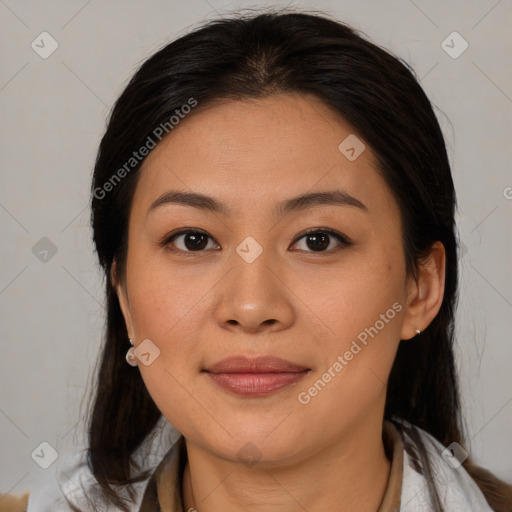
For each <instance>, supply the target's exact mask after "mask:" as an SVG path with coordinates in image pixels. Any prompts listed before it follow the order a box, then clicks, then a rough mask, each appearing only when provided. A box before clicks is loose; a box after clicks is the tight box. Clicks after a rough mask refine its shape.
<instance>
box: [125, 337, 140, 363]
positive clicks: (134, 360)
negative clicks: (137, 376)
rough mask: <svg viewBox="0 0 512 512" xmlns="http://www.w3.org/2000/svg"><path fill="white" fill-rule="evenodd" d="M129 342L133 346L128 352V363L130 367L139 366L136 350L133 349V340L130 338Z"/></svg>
mask: <svg viewBox="0 0 512 512" xmlns="http://www.w3.org/2000/svg"><path fill="white" fill-rule="evenodd" d="M128 341H129V342H130V343H131V345H132V346H131V347H130V348H129V349H128V352H126V362H127V363H128V364H129V365H130V366H138V364H137V357H136V355H135V349H134V348H133V340H132V339H131V338H128Z"/></svg>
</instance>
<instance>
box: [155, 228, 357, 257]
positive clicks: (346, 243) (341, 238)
mask: <svg viewBox="0 0 512 512" xmlns="http://www.w3.org/2000/svg"><path fill="white" fill-rule="evenodd" d="M190 233H194V234H202V235H206V236H207V237H208V238H210V240H212V241H214V242H215V240H214V239H213V238H212V237H211V236H210V235H209V234H208V233H206V232H205V231H203V230H201V229H197V228H187V229H182V230H180V231H177V232H176V233H172V234H170V235H166V236H165V237H164V238H163V240H162V241H161V242H160V243H159V245H160V246H161V247H165V248H166V249H167V250H169V251H171V252H175V253H181V254H185V255H186V256H192V255H193V254H194V253H202V252H206V251H205V249H201V250H199V251H188V250H183V249H177V248H175V247H172V245H171V242H172V241H173V240H174V239H175V238H177V237H178V236H181V235H187V234H190ZM319 233H323V234H326V235H329V236H331V237H333V238H335V239H336V240H337V241H338V242H339V243H340V246H338V247H337V248H335V249H329V250H324V251H312V250H309V251H304V250H300V251H299V252H306V253H311V254H332V253H334V252H338V251H340V250H341V249H343V248H344V247H350V246H351V245H353V243H352V241H351V240H350V239H349V238H348V237H347V236H345V235H343V234H341V233H338V232H337V231H333V230H332V229H328V228H309V229H307V230H306V231H304V232H303V233H301V234H300V235H299V236H298V237H297V238H296V239H295V240H294V241H293V242H292V245H296V244H297V243H298V242H299V241H300V240H301V239H302V238H304V237H306V236H308V235H311V234H319ZM215 243H216V244H217V242H215ZM217 245H219V244H217ZM329 245H330V244H329Z"/></svg>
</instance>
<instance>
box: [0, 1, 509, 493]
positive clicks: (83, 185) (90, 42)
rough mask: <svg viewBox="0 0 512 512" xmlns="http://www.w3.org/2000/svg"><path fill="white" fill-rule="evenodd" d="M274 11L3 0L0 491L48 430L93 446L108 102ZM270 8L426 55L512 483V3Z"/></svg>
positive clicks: (485, 443)
mask: <svg viewBox="0 0 512 512" xmlns="http://www.w3.org/2000/svg"><path fill="white" fill-rule="evenodd" d="M264 5H270V4H266V3H264V2H259V3H258V2H256V3H249V2H235V1H225V0H191V1H188V2H186V3H185V2H178V1H177V0H172V1H169V0H167V1H163V0H151V1H148V2H136V1H119V0H118V1H109V2H100V1H99V0H90V1H86V0H76V1H64V0H61V1H57V0H54V1H46V2H36V1H32V2H24V1H14V0H1V1H0V39H1V43H2V46H1V48H2V50H1V57H2V64H1V67H0V116H1V119H2V126H1V128H0V129H1V137H0V149H1V169H2V173H1V188H0V229H1V233H2V242H1V244H0V257H1V260H0V261H1V265H0V307H1V323H0V342H1V352H0V372H1V373H0V433H1V435H0V461H1V463H0V491H2V492H12V493H16V494H17V493H21V492H23V491H25V490H29V489H30V488H31V486H32V485H34V483H35V482H36V481H37V480H38V479H40V478H41V476H42V475H43V474H44V473H45V471H48V470H44V469H42V468H41V467H40V466H39V465H38V464H36V462H35V461H34V460H33V459H32V457H31V453H32V452H33V451H34V449H36V448H37V447H38V446H39V445H40V443H41V442H44V441H46V442H48V443H49V444H50V445H52V446H53V447H54V448H55V449H56V450H57V451H58V453H59V454H60V456H62V455H63V454H65V453H66V452H67V451H68V450H72V449H78V448H81V447H83V446H84V439H83V435H82V434H83V423H82V422H81V417H82V414H83V413H84V412H85V403H82V399H83V396H84V393H85V391H86V386H87V382H88V379H89V377H90V376H91V372H92V367H93V364H94V363H95V361H96V356H97V353H98V348H99V343H100V336H101V329H102V323H103V320H104V316H103V309H102V302H103V297H102V281H101V277H100V274H99V272H98V269H97V265H96V262H95V259H94V255H93V251H92V245H91V242H90V236H91V233H90V230H89V227H88V215H89V211H88V208H87V204H88V190H89V183H90V177H91V169H92V166H93V162H94V158H95V152H96V149H97V145H98V143H99V141H100V137H101V135H102V133H103V131H104V127H105V119H106V116H107V114H108V112H109V109H110V107H111V106H112V104H113V102H114V101H115V99H116V97H117V96H118V95H119V93H120V92H121V90H122V88H123V85H125V84H126V82H127V80H128V79H129V78H130V76H131V75H132V73H133V72H134V71H135V69H136V67H137V66H138V64H139V63H140V62H141V60H142V59H144V58H145V57H146V56H148V55H149V54H150V53H151V52H152V51H153V50H155V49H157V48H158V47H159V46H161V45H162V44H164V43H165V42H166V41H169V40H171V39H174V38H175V37H177V36H179V35H182V34H184V33H185V32H186V31H188V30H189V29H190V28H193V27H194V26H196V25H197V24H198V23H200V22H201V21H204V20H206V19H208V18H211V17H213V16H217V15H218V14H223V13H226V12H227V11H229V10H232V9H238V8H240V7H242V8H248V7H261V6H264ZM271 5H274V6H277V5H289V6H298V7H306V8H317V9H321V10H324V11H326V12H328V13H330V14H332V15H334V16H335V17H337V18H338V19H340V20H342V21H346V22H348V23H350V24H352V25H353V26H354V27H355V28H358V29H360V30H362V31H363V32H365V33H366V34H367V35H368V36H370V37H371V38H372V39H373V41H375V42H377V43H378V44H381V45H383V46H384V47H386V48H388V49H390V50H391V51H393V52H394V53H395V54H398V55H399V56H401V57H403V58H404V59H405V60H407V61H408V62H409V63H410V64H411V65H412V66H413V67H414V69H415V70H416V72H417V74H418V76H419V77H420V79H421V83H422V85H423V87H424V88H425V90H426V92H427V94H428V95H429V97H430V98H431V100H432V101H433V103H434V104H435V105H436V106H437V107H438V108H439V111H438V117H439V119H440V122H441V123H442V126H443V129H444V132H445V136H446V140H447V144H448V149H449V153H450V159H451V162H452V164H453V174H454V180H455V184H456V189H457V192H458V199H459V213H458V223H459V231H460V236H461V239H462V241H463V244H464V247H465V249H464V251H465V252H464V255H463V258H462V260H461V272H462V275H461V293H460V297H461V298H460V307H459V311H458V333H457V334H458V342H457V357H458V366H459V368H460V371H461V382H462V395H463V404H464V411H465V413H466V417H467V423H468V430H469V437H470V443H469V445H468V446H467V448H468V449H469V451H470V453H471V454H472V455H473V457H475V459H476V460H477V461H478V462H480V463H481V464H483V465H485V466H487V467H488V468H490V469H491V470H493V471H494V472H495V473H496V474H497V475H500V476H501V477H503V478H508V479H509V480H512V442H511V434H512V429H511V426H512V380H511V373H512V372H511V369H512V368H511V361H512V343H511V341H512V340H511V334H510V333H511V332H512V314H511V313H512V286H511V285H512V269H511V264H510V262H511V261H512V244H511V237H510V234H511V233H512V229H511V228H512V188H511V187H512V174H511V172H510V170H511V149H510V148H511V144H510V142H511V132H512V130H511V120H512V73H511V69H512V68H511V66H510V60H511V54H512V40H511V36H510V33H511V31H510V26H511V21H512V4H511V2H510V1H506V0H501V1H500V0H481V1H462V0H460V1H449V2H446V1H444V0H436V1H428V2H427V1H421V0H415V1H414V2H413V1H412V0H409V1H408V0H385V1H370V0H366V1H358V2H349V1H340V0H338V1H328V0H322V1H317V2H309V3H305V2H301V1H295V2H290V3H287V4H285V3H284V2H283V3H280V2H273V3H272V4H271ZM43 31H46V32H48V33H49V34H51V36H52V37H53V38H54V39H55V40H56V41H57V43H58V48H57V50H56V51H55V52H54V53H53V54H51V55H50V56H49V57H47V58H46V59H43V58H41V56H40V55H39V54H38V53H36V51H34V49H33V48H32V47H31V43H32V41H34V40H35V43H34V45H35V44H38V45H39V47H36V49H37V50H38V51H39V53H43V54H44V52H48V51H49V50H51V40H50V39H49V38H48V36H42V37H43V38H44V41H43V43H41V37H38V36H39V34H41V32H43ZM453 31H457V32H458V33H459V34H460V35H461V36H462V37H463V38H464V40H465V41H467V43H468V45H469V46H468V48H467V50H466V51H465V52H464V53H462V54H461V55H460V56H458V57H457V58H453V57H452V56H450V55H449V54H448V53H447V52H446V51H445V50H444V49H443V48H442V46H441V44H442V42H443V41H444V40H445V39H446V38H447V36H449V35H450V34H451V33H452V32H453ZM451 39H453V36H452V37H451V38H449V39H448V40H447V43H445V44H448V45H449V46H453V48H452V49H451V50H449V51H451V52H452V53H453V52H455V53H459V52H460V50H461V49H463V46H462V45H463V44H464V43H463V41H462V40H459V39H457V38H455V39H454V40H453V43H452V42H451ZM446 49H447V50H448V48H446ZM42 237H47V238H48V239H49V240H50V241H51V244H50V243H48V241H46V240H44V241H42V242H39V241H40V239H41V238H42ZM38 242H39V245H37V246H36V248H35V249H33V248H34V246H35V245H36V244H37V243H38ZM55 250H56V253H55V254H53V252H55ZM45 251H47V252H45ZM432 371H435V368H433V369H432ZM43 451H44V450H43ZM37 453H40V449H39V452H37ZM48 453H49V452H48V450H46V452H45V457H48ZM43 462H44V461H43Z"/></svg>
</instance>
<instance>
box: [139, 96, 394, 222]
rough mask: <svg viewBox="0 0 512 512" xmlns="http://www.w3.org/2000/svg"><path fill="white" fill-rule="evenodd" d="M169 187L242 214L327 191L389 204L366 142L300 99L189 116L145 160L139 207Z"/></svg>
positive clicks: (214, 108)
mask: <svg viewBox="0 0 512 512" xmlns="http://www.w3.org/2000/svg"><path fill="white" fill-rule="evenodd" d="M340 145H341V146H340ZM347 149H348V150H349V152H347ZM352 149H353V150H352ZM354 155H355V156H356V158H355V159H354V158H353V157H354ZM349 157H350V158H349ZM167 189H181V190H183V191H188V192H192V191H193V192H200V193H204V194H208V195H210V196H215V197H216V198H218V199H219V201H221V202H223V203H225V204H229V206H230V210H231V211H237V210H238V211H240V212H241V211H242V210H247V209H252V210H253V211H254V209H255V208H262V207H263V206H264V205H267V204H268V205H269V206H270V205H271V204H272V205H273V204H274V203H275V202H278V201H282V200H283V199H286V198H288V197H290V196H294V195H298V194H303V193H305V192H311V191H315V190H327V189H341V190H343V191H345V192H347V193H348V194H350V195H353V196H356V197H357V198H358V199H359V200H360V201H361V202H363V203H365V204H367V203H371V204H374V205H378V204H379V203H381V204H380V206H381V208H382V207H388V208H389V206H390V202H392V200H391V194H390V192H389V191H388V190H387V186H386V184H385V183H384V181H383V179H382V177H381V176H380V173H379V172H378V170H377V163H376V159H375V157H374V155H373V154H372V152H371V150H370V149H369V147H368V145H367V144H365V143H364V141H363V140H362V138H361V137H360V136H358V135H357V134H356V133H355V132H354V129H353V128H352V127H351V126H350V125H349V124H348V123H347V122H346V121H344V120H343V119H342V118H341V117H340V116H337V115H336V114H335V113H334V112H333V111H332V110H331V109H330V108H329V107H328V106H326V105H325V104H324V103H322V102H320V101H319V100H318V99H316V98H314V97H312V96H305V95H297V94H294V95H292V94H280V95H274V96H270V97H267V98H264V99H251V100H237V101H226V102H222V103H217V104H214V105H211V106H209V107H207V108H205V109H204V110H200V109H199V110H196V111H195V112H193V113H192V115H190V116H189V117H188V118H187V117H185V118H184V119H183V120H182V121H180V124H179V125H178V126H177V127H175V128H174V129H173V131H172V132H171V133H170V135H168V136H167V137H166V138H165V139H164V140H163V141H162V142H161V143H160V144H159V145H158V146H157V147H156V148H155V149H154V150H153V151H152V152H151V153H150V154H149V155H148V156H147V157H146V159H145V161H144V164H143V166H142V171H141V178H140V180H139V183H138V186H137V190H136V193H135V198H134V205H135V204H137V205H139V206H144V207H145V208H146V209H147V208H149V207H150V205H151V203H153V202H154V201H155V199H157V197H159V196H160V195H161V194H162V193H165V192H166V190H167Z"/></svg>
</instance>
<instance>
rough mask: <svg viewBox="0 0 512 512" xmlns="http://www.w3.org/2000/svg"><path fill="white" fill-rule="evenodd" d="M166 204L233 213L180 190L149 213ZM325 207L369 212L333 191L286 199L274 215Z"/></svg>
mask: <svg viewBox="0 0 512 512" xmlns="http://www.w3.org/2000/svg"><path fill="white" fill-rule="evenodd" d="M166 204H182V205H185V206H191V207H193V208H197V209H199V210H204V211H211V212H214V213H220V214H223V215H230V214H231V213H232V211H231V209H230V208H228V206H227V205H225V204H224V203H221V202H219V201H217V200H216V199H214V198H213V197H210V196H207V195H204V194H198V193H195V192H183V191H179V190H170V191H168V192H166V193H165V194H163V195H162V196H160V197H159V198H158V199H156V200H155V201H153V203H151V206H150V207H149V209H148V213H149V212H151V211H152V210H155V209H156V208H158V207H160V206H163V205H166ZM324 205H333V206H350V207H355V208H359V209H361V210H363V211H365V212H367V211H368V209H367V207H366V206H365V205H364V204H363V203H362V202H361V201H359V199H356V198H355V197H353V196H351V195H350V194H348V193H347V192H344V191H342V190H331V191H327V192H311V193H307V194H301V195H299V196H296V197H292V198H290V199H286V200H285V201H283V202H281V203H279V204H278V205H277V206H276V207H275V208H274V211H273V214H274V216H276V217H281V216H283V215H286V214H288V213H291V212H296V211H300V210H305V209H308V208H313V207H315V206H324Z"/></svg>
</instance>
